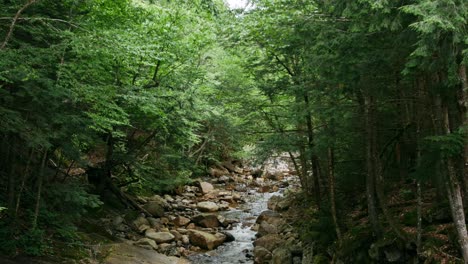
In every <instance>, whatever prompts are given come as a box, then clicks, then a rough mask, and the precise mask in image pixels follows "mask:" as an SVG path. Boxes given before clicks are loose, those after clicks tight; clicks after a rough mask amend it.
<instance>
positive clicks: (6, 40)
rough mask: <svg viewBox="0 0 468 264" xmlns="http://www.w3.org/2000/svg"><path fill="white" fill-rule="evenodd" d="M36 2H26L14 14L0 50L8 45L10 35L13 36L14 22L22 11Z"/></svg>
mask: <svg viewBox="0 0 468 264" xmlns="http://www.w3.org/2000/svg"><path fill="white" fill-rule="evenodd" d="M37 1H38V0H28V2H27V3H26V4H24V6H22V7H21V8H20V9H19V10H18V12H16V15H15V16H14V17H13V20H12V21H11V25H10V29H9V30H8V33H7V35H6V37H5V40H4V41H3V43H2V46H1V47H0V50H2V49H4V48H5V47H6V45H7V44H8V41H9V40H10V38H11V35H12V34H13V30H14V29H15V25H16V22H17V21H18V19H19V17H20V16H21V13H23V11H24V10H26V9H27V8H28V7H30V6H31V5H33V4H34V3H36V2H37Z"/></svg>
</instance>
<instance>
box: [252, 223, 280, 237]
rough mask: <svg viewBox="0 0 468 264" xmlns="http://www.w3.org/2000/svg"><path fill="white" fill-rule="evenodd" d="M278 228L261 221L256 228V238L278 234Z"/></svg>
mask: <svg viewBox="0 0 468 264" xmlns="http://www.w3.org/2000/svg"><path fill="white" fill-rule="evenodd" d="M278 233H279V232H278V227H277V226H275V225H272V224H270V223H268V222H267V221H263V222H261V223H260V226H259V227H258V233H257V235H258V236H264V235H268V234H278Z"/></svg>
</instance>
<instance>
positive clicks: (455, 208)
mask: <svg viewBox="0 0 468 264" xmlns="http://www.w3.org/2000/svg"><path fill="white" fill-rule="evenodd" d="M443 115H444V119H443V120H444V130H445V133H446V134H447V135H449V134H450V133H451V129H450V121H449V120H450V119H449V110H448V107H447V106H446V105H444V106H443ZM446 162H447V174H448V178H447V179H446V181H445V188H446V190H447V195H448V199H449V202H450V209H451V212H452V217H453V222H454V225H455V229H456V230H457V235H458V243H459V244H460V249H461V253H462V255H463V259H464V261H465V263H468V233H467V229H466V222H465V211H464V209H463V198H462V192H461V187H460V183H459V181H458V179H457V172H456V167H455V164H456V163H455V161H454V159H453V158H452V157H448V158H447V160H446Z"/></svg>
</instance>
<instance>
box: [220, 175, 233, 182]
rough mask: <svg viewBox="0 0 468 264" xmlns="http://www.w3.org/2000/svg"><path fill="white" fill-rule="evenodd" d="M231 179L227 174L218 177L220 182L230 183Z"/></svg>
mask: <svg viewBox="0 0 468 264" xmlns="http://www.w3.org/2000/svg"><path fill="white" fill-rule="evenodd" d="M230 181H231V178H230V177H229V176H227V175H222V176H220V177H219V178H218V182H219V183H228V182H230Z"/></svg>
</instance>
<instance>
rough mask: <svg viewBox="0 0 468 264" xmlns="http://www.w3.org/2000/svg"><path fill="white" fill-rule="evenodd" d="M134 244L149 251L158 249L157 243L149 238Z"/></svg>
mask: <svg viewBox="0 0 468 264" xmlns="http://www.w3.org/2000/svg"><path fill="white" fill-rule="evenodd" d="M133 244H134V245H137V246H142V247H144V248H149V249H154V250H157V249H158V245H157V244H156V242H155V241H154V240H152V239H149V238H147V237H144V238H141V239H140V240H138V241H137V242H135V243H133Z"/></svg>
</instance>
